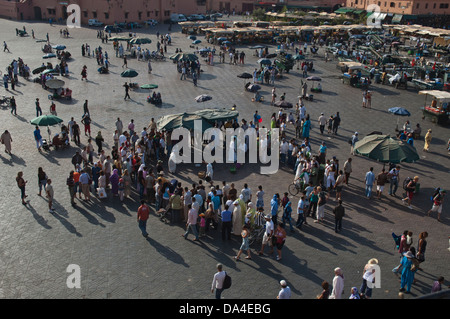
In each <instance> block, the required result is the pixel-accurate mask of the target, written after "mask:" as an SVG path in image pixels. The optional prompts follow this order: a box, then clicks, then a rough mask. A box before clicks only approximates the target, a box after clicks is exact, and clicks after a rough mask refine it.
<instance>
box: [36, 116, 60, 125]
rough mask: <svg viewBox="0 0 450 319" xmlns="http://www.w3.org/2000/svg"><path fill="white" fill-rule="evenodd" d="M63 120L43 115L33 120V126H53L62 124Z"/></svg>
mask: <svg viewBox="0 0 450 319" xmlns="http://www.w3.org/2000/svg"><path fill="white" fill-rule="evenodd" d="M62 121H63V120H62V119H61V118H59V117H57V116H55V115H41V116H39V117H36V118H35V119H33V120H31V122H30V123H31V124H33V125H37V126H52V125H56V124H59V123H61V122H62Z"/></svg>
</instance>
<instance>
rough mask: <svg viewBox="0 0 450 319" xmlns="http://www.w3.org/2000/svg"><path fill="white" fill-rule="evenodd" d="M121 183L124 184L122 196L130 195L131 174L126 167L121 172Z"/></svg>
mask: <svg viewBox="0 0 450 319" xmlns="http://www.w3.org/2000/svg"><path fill="white" fill-rule="evenodd" d="M122 179H123V184H124V197H125V198H127V197H130V195H131V176H130V173H129V172H128V170H127V169H125V170H124V171H123V174H122Z"/></svg>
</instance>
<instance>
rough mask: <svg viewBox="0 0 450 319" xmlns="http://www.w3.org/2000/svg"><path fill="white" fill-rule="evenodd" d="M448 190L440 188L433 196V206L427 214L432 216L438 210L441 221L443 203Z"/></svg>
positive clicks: (438, 217)
mask: <svg viewBox="0 0 450 319" xmlns="http://www.w3.org/2000/svg"><path fill="white" fill-rule="evenodd" d="M445 194H446V191H445V190H444V189H440V190H439V192H438V193H437V194H436V195H435V196H434V197H433V206H432V207H431V209H430V210H429V211H428V213H427V216H430V214H431V213H433V212H437V213H438V215H437V220H438V221H439V222H440V221H441V213H442V204H443V202H444V197H445Z"/></svg>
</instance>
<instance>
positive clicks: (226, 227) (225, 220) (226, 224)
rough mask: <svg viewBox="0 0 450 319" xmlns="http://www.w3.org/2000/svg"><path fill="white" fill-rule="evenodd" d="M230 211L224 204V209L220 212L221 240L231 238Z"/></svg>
mask: <svg viewBox="0 0 450 319" xmlns="http://www.w3.org/2000/svg"><path fill="white" fill-rule="evenodd" d="M232 214H233V213H232V212H231V210H230V209H229V206H228V205H227V204H225V210H223V211H222V212H221V213H220V217H221V219H222V240H231V228H232Z"/></svg>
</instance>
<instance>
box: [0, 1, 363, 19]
mask: <svg viewBox="0 0 450 319" xmlns="http://www.w3.org/2000/svg"><path fill="white" fill-rule="evenodd" d="M353 1H358V0H353ZM359 1H362V0H359ZM343 2H345V1H344V0H266V1H257V0H95V1H94V0H0V16H2V17H3V18H8V19H14V20H45V21H48V20H49V19H52V20H53V21H61V20H65V19H67V16H68V14H67V6H68V5H70V4H77V5H79V6H80V8H81V23H82V24H87V23H88V21H89V19H97V20H99V21H101V22H103V23H105V24H114V23H115V22H143V21H146V20H149V19H154V20H157V21H159V22H164V21H166V20H169V19H170V16H171V14H173V13H182V14H184V15H191V14H199V13H203V14H204V13H209V12H226V13H230V14H233V13H236V14H241V13H247V12H252V11H253V10H254V9H255V8H264V9H266V10H280V9H281V8H283V7H284V6H286V7H287V8H288V9H305V10H320V11H323V10H327V11H333V9H336V8H338V7H339V6H341V5H344V4H345V3H343Z"/></svg>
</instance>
